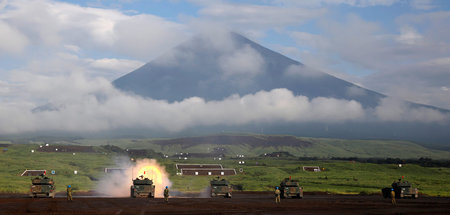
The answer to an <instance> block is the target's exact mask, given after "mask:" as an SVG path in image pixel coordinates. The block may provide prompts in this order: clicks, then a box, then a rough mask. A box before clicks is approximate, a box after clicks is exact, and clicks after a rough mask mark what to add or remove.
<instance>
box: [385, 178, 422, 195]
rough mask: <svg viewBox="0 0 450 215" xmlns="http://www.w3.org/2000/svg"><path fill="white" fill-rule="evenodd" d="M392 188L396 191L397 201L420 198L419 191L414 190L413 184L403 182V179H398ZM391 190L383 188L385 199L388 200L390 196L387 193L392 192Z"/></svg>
mask: <svg viewBox="0 0 450 215" xmlns="http://www.w3.org/2000/svg"><path fill="white" fill-rule="evenodd" d="M391 186H392V188H393V189H394V192H395V198H397V199H403V198H413V199H417V198H419V189H417V188H413V187H412V185H411V183H409V182H408V181H402V180H401V179H398V181H394V182H393V183H392V185H391ZM390 190H391V189H390V188H383V189H382V190H381V191H382V193H383V197H385V198H388V197H389V194H387V192H390Z"/></svg>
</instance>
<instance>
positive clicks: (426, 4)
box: [410, 0, 436, 10]
mask: <svg viewBox="0 0 450 215" xmlns="http://www.w3.org/2000/svg"><path fill="white" fill-rule="evenodd" d="M410 4H411V7H413V8H415V9H419V10H430V9H433V8H435V7H436V6H435V5H434V4H433V0H412V1H411V3H410Z"/></svg>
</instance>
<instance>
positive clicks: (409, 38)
mask: <svg viewBox="0 0 450 215" xmlns="http://www.w3.org/2000/svg"><path fill="white" fill-rule="evenodd" d="M400 32H401V34H400V35H399V36H398V37H397V41H398V42H400V43H404V44H407V45H414V44H417V43H418V42H420V40H421V39H422V35H420V34H419V33H418V32H417V30H416V29H414V28H412V27H410V26H404V27H402V28H401V29H400Z"/></svg>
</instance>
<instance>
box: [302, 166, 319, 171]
mask: <svg viewBox="0 0 450 215" xmlns="http://www.w3.org/2000/svg"><path fill="white" fill-rule="evenodd" d="M303 171H310V172H320V167H318V166H303Z"/></svg>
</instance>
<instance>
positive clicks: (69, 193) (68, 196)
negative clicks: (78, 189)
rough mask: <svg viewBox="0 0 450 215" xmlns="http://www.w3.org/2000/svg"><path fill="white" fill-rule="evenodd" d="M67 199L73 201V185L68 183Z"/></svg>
mask: <svg viewBox="0 0 450 215" xmlns="http://www.w3.org/2000/svg"><path fill="white" fill-rule="evenodd" d="M67 201H72V186H70V184H69V185H67Z"/></svg>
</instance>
